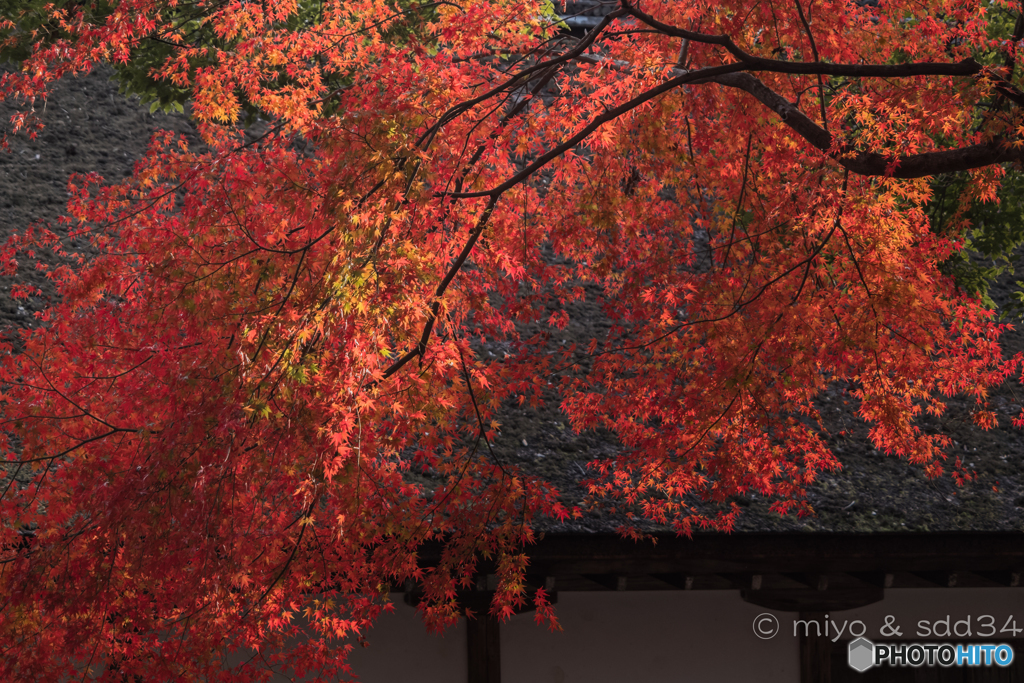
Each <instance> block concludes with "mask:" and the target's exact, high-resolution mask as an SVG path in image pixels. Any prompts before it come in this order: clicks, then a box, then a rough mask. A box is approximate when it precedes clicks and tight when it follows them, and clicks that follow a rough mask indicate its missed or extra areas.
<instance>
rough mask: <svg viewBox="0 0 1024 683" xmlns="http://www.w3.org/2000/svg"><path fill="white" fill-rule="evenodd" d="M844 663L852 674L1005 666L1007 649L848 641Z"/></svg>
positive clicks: (1008, 658)
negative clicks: (886, 669) (890, 668)
mask: <svg viewBox="0 0 1024 683" xmlns="http://www.w3.org/2000/svg"><path fill="white" fill-rule="evenodd" d="M847 662H848V663H849V665H850V668H851V669H853V670H854V671H860V672H864V671H867V670H868V669H870V668H871V667H873V666H886V665H887V666H936V665H938V666H944V667H946V666H1009V665H1010V664H1012V663H1013V648H1012V647H1010V646H1009V645H1003V644H1000V645H993V644H989V643H972V644H970V645H963V644H960V645H953V644H951V643H884V644H881V643H880V644H876V643H872V642H871V641H870V640H868V639H867V638H858V639H857V640H852V641H850V645H849V650H848V651H847Z"/></svg>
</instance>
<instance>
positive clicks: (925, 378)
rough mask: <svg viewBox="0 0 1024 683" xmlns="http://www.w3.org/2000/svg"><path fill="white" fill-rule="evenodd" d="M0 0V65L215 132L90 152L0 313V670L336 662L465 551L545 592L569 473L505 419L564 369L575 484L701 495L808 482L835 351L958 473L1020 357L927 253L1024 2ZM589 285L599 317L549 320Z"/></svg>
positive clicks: (954, 250) (12, 82) (886, 436)
mask: <svg viewBox="0 0 1024 683" xmlns="http://www.w3.org/2000/svg"><path fill="white" fill-rule="evenodd" d="M13 7H14V9H13V10H9V11H6V12H5V14H4V15H3V16H4V19H3V21H4V23H3V24H2V25H0V29H2V31H3V32H2V33H0V36H3V40H4V49H6V50H8V51H9V52H8V53H7V54H17V55H18V58H19V59H20V60H21V61H20V66H21V68H20V70H18V71H12V72H9V73H5V74H4V76H3V80H2V86H0V89H2V91H3V93H4V95H5V96H7V97H12V98H21V101H23V102H26V103H29V104H31V103H32V102H35V101H36V100H38V99H41V98H44V97H45V91H46V88H47V86H48V84H49V83H51V82H53V81H54V80H55V79H57V78H60V77H61V76H63V75H65V74H69V73H75V72H80V71H83V70H87V69H89V68H91V66H92V65H93V64H95V63H97V62H100V61H104V62H109V63H111V64H115V65H120V67H119V68H120V69H121V71H120V73H121V75H122V79H123V82H125V83H127V84H128V85H127V89H128V90H130V91H135V92H138V91H145V92H148V93H149V97H150V99H151V100H152V101H154V102H156V103H157V104H158V105H164V106H169V105H171V104H173V103H174V102H185V101H188V102H191V106H192V108H191V115H192V117H193V119H194V120H195V122H196V125H197V130H198V131H199V133H200V135H201V137H202V140H203V143H204V147H203V148H202V149H201V150H199V149H197V148H195V147H194V146H190V145H189V144H187V143H186V142H185V141H184V140H181V139H175V138H174V137H173V136H171V135H170V134H164V135H158V136H156V137H155V138H154V140H153V141H152V144H151V147H150V151H149V153H148V155H147V156H146V158H145V159H143V160H142V161H141V162H140V163H139V164H138V165H137V167H136V169H135V173H134V175H133V176H132V177H131V178H128V179H126V180H125V181H123V182H122V183H120V184H117V185H112V186H105V185H103V184H102V183H101V182H100V179H99V178H98V177H96V176H90V177H85V178H80V179H78V180H77V181H76V182H75V184H74V185H73V186H72V190H73V193H72V198H71V200H70V203H69V213H70V215H71V216H73V218H74V220H75V222H74V224H73V225H72V226H71V227H70V230H71V232H72V233H73V234H75V235H82V236H86V237H88V238H89V239H90V240H91V243H92V245H93V247H94V248H95V249H96V250H97V251H98V255H97V256H95V257H92V258H90V259H88V260H84V259H79V260H78V261H77V262H74V261H75V258H74V257H75V255H74V254H66V255H67V256H68V258H69V259H70V260H71V261H73V263H71V264H69V265H66V266H62V267H59V268H56V269H54V270H53V271H52V272H51V273H50V276H51V277H52V278H53V279H54V281H55V282H56V283H57V284H58V286H59V290H60V293H61V296H62V299H61V302H60V303H59V304H57V305H55V306H54V307H53V308H51V309H50V310H49V311H47V312H46V313H45V314H44V317H43V320H44V322H45V325H43V326H40V327H39V328H38V329H34V330H31V331H13V330H12V331H9V336H8V337H7V341H6V342H5V343H6V346H5V353H4V354H3V356H2V358H0V391H2V393H0V404H2V406H3V416H4V417H3V419H4V421H3V431H2V433H0V450H2V451H3V452H4V454H5V459H6V460H7V463H6V469H5V470H4V474H3V479H0V491H2V493H3V495H2V502H0V516H2V519H3V520H4V521H3V526H2V530H0V534H2V539H0V546H2V547H3V551H2V554H0V585H2V590H0V595H2V596H3V598H2V600H3V602H2V607H0V634H2V639H0V642H3V643H4V648H5V654H4V657H3V658H0V676H2V677H3V678H5V679H10V680H16V679H20V678H24V677H25V676H28V677H30V678H36V679H40V678H52V679H53V680H58V679H59V678H60V676H63V675H68V674H70V673H74V672H78V673H82V672H83V671H85V670H88V671H89V672H91V674H92V675H94V676H96V677H98V678H99V679H101V680H124V679H126V678H127V677H130V676H132V675H136V676H142V677H143V678H144V679H145V680H165V679H166V680H171V679H175V680H176V679H178V678H190V679H191V678H202V677H206V678H209V679H210V680H254V679H259V678H261V677H265V676H267V675H269V672H270V671H271V670H285V669H286V670H291V671H294V672H296V673H297V674H298V675H303V674H305V673H316V674H318V675H323V676H325V677H329V676H331V675H333V674H334V673H336V672H337V671H338V670H343V669H344V666H345V665H344V657H343V655H344V652H345V651H346V650H347V648H349V647H351V636H353V634H358V633H359V632H360V630H361V629H363V628H364V627H365V626H366V625H367V624H368V623H370V622H371V621H372V619H373V618H374V617H375V616H376V615H377V614H378V613H379V611H380V610H381V609H384V608H385V606H386V594H387V591H388V590H389V587H394V586H401V585H403V584H404V583H406V582H410V581H411V582H413V583H414V584H416V585H418V586H419V588H420V589H421V590H422V591H423V594H424V600H423V602H422V607H423V609H424V611H425V613H426V615H427V617H428V618H429V619H430V620H432V621H433V622H434V623H440V624H443V623H450V622H451V620H453V619H454V618H456V617H457V615H458V613H459V605H458V603H457V600H456V590H457V589H458V588H459V587H460V586H466V585H468V584H469V582H470V581H471V580H472V577H473V573H474V571H475V570H476V568H477V566H478V565H477V562H478V560H479V558H481V557H484V558H489V559H493V560H494V561H495V562H496V564H497V573H498V577H499V589H498V591H497V594H496V596H495V600H494V603H493V606H492V610H493V611H494V612H495V613H496V614H501V615H508V614H510V613H511V612H512V610H513V609H514V608H515V607H516V606H518V605H521V604H522V603H523V602H524V601H525V600H530V601H532V602H533V604H534V606H536V607H537V608H538V609H537V615H538V618H539V619H540V620H548V621H551V622H552V623H553V619H554V617H553V614H552V612H551V610H550V608H549V606H548V605H547V595H546V594H545V592H544V591H543V590H542V589H540V590H536V591H530V592H529V593H528V591H527V586H526V585H525V582H524V572H525V568H526V558H525V555H524V553H523V545H524V544H525V543H529V542H530V541H531V540H532V539H533V532H532V531H531V525H532V524H533V523H535V522H536V521H537V520H539V519H543V518H556V519H563V518H565V517H568V516H573V515H576V514H579V511H578V510H576V509H574V508H572V509H570V508H567V507H566V506H564V505H563V503H562V502H561V501H560V498H559V494H558V492H557V491H556V490H554V489H553V487H552V486H551V485H550V483H548V482H545V481H542V480H537V479H535V478H531V477H529V476H526V475H524V474H522V473H521V472H518V471H517V470H516V469H515V467H514V466H512V465H511V464H509V463H506V462H501V461H500V460H497V459H495V458H494V457H493V456H492V454H491V452H490V445H491V442H492V441H493V439H494V437H495V435H496V433H497V431H498V430H499V429H500V424H499V422H500V411H499V408H500V406H501V405H502V403H503V402H508V401H521V402H522V401H535V400H540V399H541V397H542V394H543V393H544V392H545V391H546V390H547V387H548V386H549V383H550V384H552V385H554V386H556V387H557V388H558V389H559V391H560V396H561V407H562V410H563V411H564V413H565V414H566V416H567V417H568V419H569V420H570V421H571V424H572V426H573V427H574V428H575V429H579V430H585V429H590V428H594V427H603V428H606V429H608V430H610V431H612V432H613V433H614V434H615V435H616V436H617V437H618V439H619V440H620V442H621V449H620V450H619V453H618V454H617V455H616V456H615V457H612V458H606V459H597V460H595V461H594V462H592V463H591V467H592V473H593V477H592V481H591V482H590V485H589V486H590V493H591V495H592V496H594V497H595V499H603V500H607V501H611V502H612V503H614V504H615V505H617V506H620V508H621V509H623V510H626V511H627V512H628V513H629V514H635V515H639V516H643V517H645V518H647V519H649V520H653V521H655V522H660V523H662V524H666V525H670V526H671V527H673V528H675V529H676V530H677V531H679V532H680V533H690V532H691V531H692V530H693V529H695V528H701V527H708V526H711V527H715V528H721V529H728V528H730V526H731V525H732V523H733V521H734V519H735V515H736V514H737V512H738V509H737V508H736V507H735V506H734V505H733V506H731V507H730V506H723V507H721V508H720V509H721V512H720V513H717V514H710V515H709V514H704V513H703V512H702V509H701V508H699V507H698V506H697V501H710V502H712V503H724V502H725V501H727V500H728V498H729V496H731V495H733V494H735V493H738V492H745V491H753V492H757V493H758V494H759V495H764V496H768V497H771V498H772V499H773V500H774V501H775V502H774V508H775V509H776V510H777V511H779V512H788V511H794V510H795V511H797V512H807V511H808V510H807V507H806V504H805V503H804V502H803V501H802V496H803V492H804V488H805V487H806V486H807V485H808V484H809V483H811V482H813V481H814V478H815V475H816V473H818V472H821V471H823V470H827V469H831V468H835V467H837V466H838V465H839V463H838V461H837V460H836V458H835V457H834V455H833V454H832V453H831V452H830V450H829V448H828V446H827V443H826V440H825V434H824V427H823V426H822V425H821V416H820V413H819V410H818V407H817V404H816V399H817V398H818V397H819V396H820V395H821V393H822V392H823V391H825V390H826V389H827V387H829V386H830V385H831V384H832V383H834V382H839V381H842V382H847V383H849V385H850V386H851V387H852V388H851V393H852V395H853V396H854V397H855V398H856V399H857V401H858V402H859V407H858V414H859V415H860V417H862V418H863V419H864V420H866V421H867V422H869V423H870V424H871V439H872V440H873V441H874V443H875V444H876V446H877V447H878V448H879V449H880V450H883V451H884V452H886V453H888V454H891V455H895V456H899V457H901V458H905V459H907V460H908V461H909V462H911V463H915V464H918V465H921V466H922V467H924V468H925V470H926V471H927V472H928V473H929V474H931V475H935V476H937V475H939V474H940V473H942V471H943V468H944V461H945V457H946V456H945V453H944V448H945V447H946V446H947V445H948V438H947V437H945V436H944V435H942V434H938V433H930V432H927V431H925V430H923V429H922V428H921V427H920V426H919V424H918V419H919V417H920V416H921V415H922V414H924V413H931V414H941V412H942V411H943V409H944V406H945V399H946V398H947V397H950V396H953V395H956V394H967V395H969V396H974V397H976V398H977V401H978V406H977V410H976V412H975V419H976V420H977V422H978V423H979V424H982V425H992V424H993V423H994V420H995V418H994V413H993V412H992V411H991V410H989V409H988V407H987V406H986V404H985V396H986V392H987V390H988V388H989V387H992V386H993V385H995V384H998V383H999V382H1001V381H1003V380H1004V379H1005V378H1006V377H1008V376H1010V375H1011V374H1013V373H1014V372H1016V371H1017V370H1018V369H1019V366H1020V359H1019V358H1011V359H1004V358H1003V357H1002V353H1001V351H1000V349H999V346H998V337H999V334H1000V332H1001V331H1002V330H1003V329H1004V327H1003V326H1002V325H1000V324H999V323H998V322H997V321H996V320H995V319H994V318H993V312H992V311H991V310H990V309H989V308H988V307H986V306H985V305H984V302H983V301H982V300H981V299H980V298H979V297H978V296H976V294H975V292H974V291H968V292H964V291H963V290H962V289H958V288H957V287H956V286H955V283H954V281H953V280H952V279H951V277H950V276H949V275H948V274H945V273H944V272H943V270H942V268H941V267H940V266H941V264H943V263H949V262H950V259H951V258H956V257H959V255H961V254H963V253H964V251H963V250H964V249H965V245H966V244H967V240H969V239H970V237H971V232H970V230H971V222H970V217H971V215H972V214H971V212H972V211H976V210H978V207H984V206H987V204H986V203H992V202H995V201H996V200H997V193H998V191H999V187H1000V183H1001V181H1002V179H1003V176H1004V175H1005V173H1006V172H1007V169H1008V168H1009V167H1010V165H1012V164H1016V163H1019V162H1020V161H1021V159H1022V157H1024V146H1022V144H1021V143H1022V135H1024V128H1022V120H1021V115H1020V111H1019V107H1020V105H1022V104H1024V92H1022V91H1021V89H1020V83H1021V76H1020V74H1019V70H1018V69H1017V68H1016V50H1017V47H1018V45H1019V44H1020V41H1021V39H1022V36H1024V19H1022V18H1021V7H1020V6H1019V5H1018V4H1017V3H1015V2H1008V1H997V2H992V3H989V2H985V3H977V2H965V1H963V0H932V1H930V2H913V3H911V2H900V1H896V0H894V1H892V2H881V3H876V4H867V3H856V2H855V3H849V2H846V1H845V0H844V1H831V0H789V1H782V0H780V1H778V2H762V3H745V2H738V1H736V0H722V1H716V2H714V3H706V2H697V1H695V2H689V3H678V2H667V1H657V0H644V1H643V2H639V1H638V2H636V3H635V4H631V3H629V2H625V1H622V2H620V3H609V7H610V8H611V9H610V13H609V14H608V15H607V17H605V18H604V19H602V20H601V21H600V23H599V24H598V25H597V26H596V27H594V28H593V29H591V30H589V31H588V32H587V33H586V35H585V37H583V38H572V37H570V36H567V35H564V34H562V33H561V32H560V27H559V23H558V21H557V19H556V18H555V16H554V14H553V7H552V6H551V5H550V4H548V3H545V2H537V1H527V2H523V1H517V2H509V1H506V0H487V1H483V0H465V1H463V2H454V1H448V0H445V1H443V2H436V3H422V4H415V3H409V2H400V3H397V4H395V3H387V2H383V1H381V0H356V1H354V2H337V1H330V0H325V1H324V2H319V3H306V2H280V3H274V4H270V3H251V2H237V1H212V2H205V1H203V0H198V1H197V2H193V3H188V4H182V3H177V2H171V1H168V0H118V1H115V2H107V1H105V2H89V1H86V2H79V3H74V4H68V5H59V4H58V5H52V4H39V3H25V4H23V5H19V4H17V3H14V5H13ZM154 46H156V47H154ZM246 115H249V116H250V118H251V117H252V116H255V115H258V117H259V118H260V119H261V120H262V121H264V122H266V125H265V128H263V129H261V131H260V133H259V136H258V137H257V138H255V139H248V140H247V139H245V138H244V137H243V135H242V132H241V129H240V127H239V125H238V124H239V121H240V117H244V116H246ZM13 123H14V128H15V129H18V128H22V127H26V128H28V129H29V130H31V129H32V127H33V126H34V123H33V118H32V109H31V107H26V108H25V109H24V111H23V112H22V113H21V114H19V115H18V116H16V117H15V119H14V121H13ZM946 174H958V175H956V176H948V175H946ZM936 177H939V178H941V177H957V178H959V179H960V180H959V181H958V184H957V185H956V192H955V193H953V194H954V195H955V201H953V203H952V205H949V203H948V201H947V203H946V204H944V205H943V207H944V208H943V210H942V219H941V221H939V222H940V223H941V228H940V227H939V226H938V225H933V222H935V221H934V219H935V216H936V214H935V205H934V204H931V203H930V202H931V201H932V197H933V191H934V190H935V188H936V187H940V186H941V184H940V185H937V184H936V183H938V182H939V181H936V180H934V178H936ZM941 187H945V186H941ZM944 197H945V195H944ZM945 200H948V197H946V198H945ZM945 200H944V201H945ZM1007 240H1008V242H1009V243H1013V239H1011V238H1007ZM64 244H65V243H64V242H63V241H62V240H61V237H60V236H59V235H58V234H56V233H53V232H50V231H48V230H46V229H44V228H42V227H35V228H32V229H26V230H25V231H24V232H22V233H19V234H18V235H15V236H14V237H12V238H11V239H10V240H9V241H8V243H7V245H6V247H5V249H4V253H3V257H2V260H0V262H2V263H3V264H4V268H5V274H8V275H10V274H13V273H14V272H15V269H16V268H17V267H18V261H19V260H20V261H21V265H22V267H24V266H25V265H26V264H27V263H28V264H30V263H31V262H32V261H33V256H34V254H35V253H36V252H37V251H39V250H52V251H57V252H61V253H65V246H64ZM26 290H27V288H26V287H24V286H21V287H20V288H19V287H16V292H15V293H16V294H18V295H25V294H27V293H29V292H27V291H26ZM581 301H586V302H587V303H588V305H590V306H591V307H592V308H594V309H595V310H598V311H599V312H600V315H602V316H605V317H606V318H607V319H608V320H609V321H610V328H609V331H608V332H607V334H606V335H605V336H602V337H600V338H596V339H593V340H589V345H581V346H579V347H576V346H571V345H570V346H566V347H561V346H559V347H557V348H556V347H553V346H552V345H550V344H548V336H549V335H548V334H546V333H545V330H546V331H554V330H557V329H559V328H563V327H564V326H565V325H566V324H567V323H568V321H569V318H568V313H567V312H566V311H567V309H568V308H569V307H570V306H571V305H573V304H575V303H578V302H581ZM529 325H532V326H533V328H531V329H540V330H541V332H539V333H537V334H529V335H527V334H524V333H523V330H524V329H527V327H528V326H529ZM497 344H501V345H502V346H501V347H500V348H502V349H506V350H507V353H499V354H497V355H494V354H490V353H485V352H483V350H486V349H491V348H498V346H496V345H497ZM419 471H429V472H430V473H431V474H432V476H433V477H434V478H433V479H432V480H431V481H432V482H433V483H431V484H429V485H428V484H425V483H422V482H423V480H422V479H417V478H415V477H414V476H412V475H413V474H414V473H416V472H419ZM953 474H954V476H961V475H960V474H959V472H958V470H957V469H956V468H955V467H954V468H953ZM428 541H433V542H439V543H441V544H442V545H443V549H444V550H443V553H442V561H441V563H440V564H439V566H437V567H430V568H424V567H421V566H419V565H418V563H417V548H419V547H421V545H422V544H423V543H425V542H428ZM300 635H301V636H302V637H298V636H300ZM232 651H241V652H242V653H245V657H243V658H242V659H241V660H240V661H241V663H238V664H234V665H231V666H229V665H228V664H227V662H228V659H227V658H228V653H229V652H232ZM12 653H16V654H12ZM250 655H251V656H250Z"/></svg>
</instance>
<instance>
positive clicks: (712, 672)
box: [350, 591, 800, 683]
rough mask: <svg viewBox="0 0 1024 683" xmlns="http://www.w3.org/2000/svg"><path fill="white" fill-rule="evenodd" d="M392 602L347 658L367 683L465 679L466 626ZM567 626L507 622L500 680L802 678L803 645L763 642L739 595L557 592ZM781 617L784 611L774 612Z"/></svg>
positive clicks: (784, 682)
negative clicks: (429, 623) (447, 627)
mask: <svg viewBox="0 0 1024 683" xmlns="http://www.w3.org/2000/svg"><path fill="white" fill-rule="evenodd" d="M395 597H396V598H398V599H397V600H396V601H395V602H396V603H397V604H396V605H395V614H390V615H385V616H384V617H383V618H382V619H381V620H380V621H379V622H378V624H377V625H375V626H374V628H373V630H372V631H371V632H369V633H368V640H369V641H370V647H369V648H366V649H363V650H360V651H358V652H354V653H353V656H352V658H351V659H350V662H351V663H352V668H353V671H354V672H355V674H356V675H358V676H359V678H360V680H362V681H364V683H406V682H408V683H427V682H432V681H438V682H439V683H440V682H441V681H445V682H450V683H461V682H464V681H466V644H465V643H466V634H465V630H464V629H463V628H459V629H456V630H455V631H452V632H448V633H446V634H444V635H443V636H431V635H428V634H426V632H425V630H424V628H423V626H422V624H421V623H420V622H419V621H418V617H417V616H416V615H415V610H413V609H412V608H410V607H406V606H405V605H404V604H401V597H400V596H395ZM556 611H557V614H558V618H559V621H560V622H561V625H562V628H563V630H562V631H560V632H555V633H552V632H550V631H549V630H548V629H547V628H546V627H542V626H538V625H537V624H536V623H534V621H533V615H532V614H521V615H518V616H516V617H513V618H512V619H511V620H510V621H507V622H505V623H504V624H502V626H501V680H502V683H613V682H614V683H622V682H624V681H628V682H629V683H661V682H663V681H664V682H666V683H668V682H671V683H690V682H694V683H700V682H701V681H708V682H711V681H714V682H716V683H719V682H721V681H758V682H759V683H775V682H778V683H792V682H795V681H798V680H799V677H800V668H799V658H798V653H799V641H798V640H796V639H794V638H778V639H776V640H769V641H766V640H760V639H758V638H757V637H755V636H754V633H753V629H752V626H751V624H752V622H753V619H754V617H756V616H757V615H758V614H761V613H763V612H766V611H768V610H765V609H763V608H760V607H756V606H754V605H750V604H747V603H745V602H743V601H742V600H741V599H740V597H739V593H738V592H736V591H690V592H683V591H660V592H633V591H629V592H621V593H619V592H608V593H603V592H597V593H560V594H559V596H558V605H557V606H556ZM777 616H778V617H779V618H780V619H784V618H785V616H786V615H785V614H783V613H781V612H780V613H777Z"/></svg>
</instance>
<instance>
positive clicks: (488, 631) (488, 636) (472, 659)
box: [466, 608, 501, 683]
mask: <svg viewBox="0 0 1024 683" xmlns="http://www.w3.org/2000/svg"><path fill="white" fill-rule="evenodd" d="M466 646H467V648H466V649H467V653H468V656H469V683H501V621H500V620H499V619H495V618H494V617H492V616H491V615H489V614H487V610H486V608H485V609H483V610H481V611H480V612H477V616H476V618H474V619H466Z"/></svg>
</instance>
